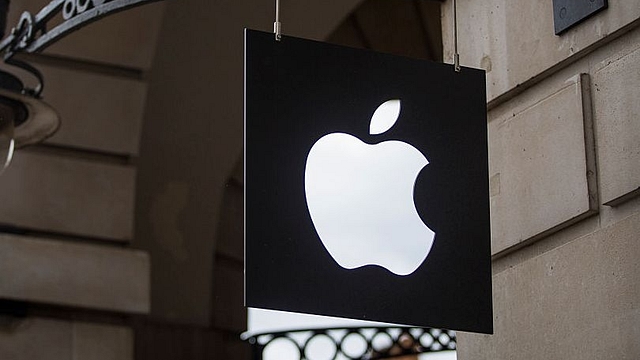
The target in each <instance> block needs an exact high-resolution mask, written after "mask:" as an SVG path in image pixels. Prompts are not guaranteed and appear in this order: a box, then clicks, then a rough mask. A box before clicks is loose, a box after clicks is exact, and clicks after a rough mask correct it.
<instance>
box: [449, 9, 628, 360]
mask: <svg viewBox="0 0 640 360" xmlns="http://www.w3.org/2000/svg"><path fill="white" fill-rule="evenodd" d="M457 3H458V9H457V10H458V29H459V53H460V58H461V63H462V65H465V66H471V67H478V68H484V69H485V70H487V92H488V100H489V103H488V108H489V116H488V118H489V123H488V129H489V157H490V159H489V161H490V164H489V169H490V174H489V175H490V186H491V189H490V190H491V215H492V224H491V225H492V253H493V299H494V326H495V334H494V335H474V334H467V333H459V334H458V340H459V343H458V358H459V359H461V360H465V359H635V358H639V357H640V346H639V344H640V342H638V338H640V332H639V331H640V267H639V266H638V261H637V259H638V258H639V257H640V242H639V240H640V239H639V238H638V236H639V235H638V234H639V233H640V198H639V197H638V196H637V195H638V194H639V193H640V191H639V189H640V173H639V172H638V171H639V169H640V145H639V144H640V141H639V140H640V107H639V105H638V104H639V102H638V99H640V90H639V89H640V86H639V85H640V26H639V25H640V3H638V1H620V2H618V1H610V2H609V8H608V9H607V10H605V11H603V12H601V13H599V14H597V15H595V16H594V17H592V18H590V19H588V20H587V21H585V22H583V23H581V24H580V25H578V26H576V27H574V28H572V29H571V30H569V31H567V32H566V33H564V34H563V35H561V36H556V35H554V30H553V12H552V2H551V1H525V0H518V1H508V0H491V1H476V0H458V1H457ZM442 26H443V35H444V49H445V51H444V52H445V61H446V59H451V56H452V49H453V36H452V26H453V24H452V1H451V0H449V1H447V2H446V3H445V4H444V6H443V24H442Z"/></svg>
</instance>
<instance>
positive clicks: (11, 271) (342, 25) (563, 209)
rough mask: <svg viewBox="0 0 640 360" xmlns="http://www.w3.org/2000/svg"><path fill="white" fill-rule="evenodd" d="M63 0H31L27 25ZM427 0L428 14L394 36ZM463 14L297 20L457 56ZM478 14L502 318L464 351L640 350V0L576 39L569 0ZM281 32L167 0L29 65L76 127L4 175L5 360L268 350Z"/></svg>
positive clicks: (472, 12)
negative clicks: (250, 228)
mask: <svg viewBox="0 0 640 360" xmlns="http://www.w3.org/2000/svg"><path fill="white" fill-rule="evenodd" d="M47 3H48V1H45V0H13V1H11V12H10V17H9V21H8V23H9V25H10V26H12V25H13V24H16V23H17V20H18V18H19V16H20V14H21V13H22V11H25V10H28V11H31V12H34V13H35V12H37V11H38V10H39V9H40V8H42V7H43V6H44V5H46V4H47ZM427 3H428V5H427ZM407 4H411V5H410V6H411V8H412V9H413V10H411V11H415V12H417V13H420V14H422V15H421V17H419V21H417V22H412V21H400V22H399V23H400V24H402V25H401V26H400V25H398V26H390V27H389V26H387V27H385V26H384V24H385V21H387V20H388V21H390V20H391V19H394V18H395V19H396V20H398V19H400V20H402V19H404V18H403V17H404V16H408V15H406V13H403V12H400V10H399V9H401V8H402V9H405V10H403V11H410V9H408V8H406V7H407V6H408V5H407ZM396 10H398V12H396ZM380 14H382V15H383V16H380ZM440 14H442V15H441V19H440ZM452 14H453V11H452V0H446V1H443V2H438V1H436V2H432V1H428V0H415V1H408V0H401V1H398V0H368V1H358V0H339V1H316V2H302V1H294V0H283V1H282V14H281V15H282V16H281V18H282V20H281V21H282V23H283V32H284V33H285V34H290V35H293V36H298V37H304V38H311V39H317V40H325V39H328V40H329V41H332V42H337V43H342V44H347V45H351V46H358V47H365V48H372V49H376V50H381V51H388V52H394V53H399V54H405V55H410V56H418V57H424V58H430V59H434V60H439V59H444V61H445V62H450V59H452V49H453V33H452V26H453V21H452ZM457 15H458V16H457V17H458V38H459V39H458V41H459V53H460V56H461V63H462V65H465V66H471V67H478V68H484V69H485V70H486V71H487V92H488V115H489V116H488V118H489V122H488V124H487V126H488V129H489V153H490V164H489V167H490V169H489V170H490V192H491V211H492V249H493V282H494V289H493V298H494V313H495V319H494V325H495V334H494V335H474V334H466V333H459V334H458V338H459V342H458V358H459V359H462V360H465V359H636V358H640V341H638V339H640V265H638V261H637V259H638V258H640V238H639V235H638V234H639V233H640V196H638V195H639V194H640V190H639V189H640V141H639V140H640V101H638V99H639V98H640V2H639V1H638V0H629V1H609V6H608V9H606V10H604V11H602V12H600V13H598V14H597V15H595V16H593V17H591V18H589V19H588V20H586V21H584V22H583V23H581V24H579V25H577V26H575V27H573V28H572V29H570V30H568V31H567V32H565V33H564V34H562V35H560V36H557V35H555V34H554V27H553V10H552V1H551V0H544V1H542V0H541V1H526V0H515V1H513V0H511V1H510V0H488V1H479V0H457ZM385 19H386V20H385ZM438 19H440V20H441V21H438ZM272 22H273V3H272V2H271V1H263V2H257V1H255V0H234V1H223V2H220V1H216V2H211V1H204V0H179V1H165V2H159V3H156V4H152V5H145V6H143V7H141V8H139V9H135V10H132V11H127V12H124V13H122V14H118V15H114V16H112V17H109V18H107V19H104V20H102V21H100V22H98V23H96V24H94V25H91V26H89V27H87V28H85V29H82V30H81V31H79V32H77V33H75V34H73V35H71V36H69V37H68V38H66V39H64V40H62V41H61V42H59V43H58V44H56V45H55V46H53V47H52V48H50V49H48V50H47V51H46V52H45V53H44V54H41V55H36V56H32V57H30V58H29V60H30V61H32V62H33V64H34V65H36V66H37V67H38V68H40V69H41V70H42V71H43V73H44V75H45V80H46V84H45V91H44V97H45V101H47V102H49V103H50V104H51V105H53V106H54V107H55V108H56V109H57V110H58V111H59V112H60V115H61V117H62V121H63V125H62V128H61V129H60V131H59V132H58V133H57V134H56V135H55V136H54V137H52V138H51V139H49V140H47V141H46V142H45V143H44V144H41V145H38V146H33V147H30V148H27V149H24V150H20V151H19V152H18V153H17V154H16V156H15V160H14V163H13V164H12V166H11V167H10V168H9V169H8V170H7V171H6V172H5V173H4V174H2V175H1V176H0V359H27V360H31V359H51V360H58V359H60V360H62V359H65V360H66V359H95V360H107V359H124V360H127V359H134V358H135V359H140V360H141V359H154V360H156V359H245V358H247V355H248V353H247V348H246V347H245V345H244V344H243V343H242V342H241V341H240V340H239V334H240V333H241V332H242V331H244V330H245V328H246V311H245V309H244V308H243V306H242V291H243V286H242V187H243V185H242V181H243V180H242V166H241V164H242V160H241V159H242V87H243V84H242V50H243V48H242V34H243V32H242V29H243V28H244V27H250V28H254V29H258V30H264V31H270V30H271V24H272ZM416 24H418V25H416ZM400 30H402V31H404V32H403V35H402V36H400V37H398V36H394V35H396V31H400ZM390 33H392V34H393V35H389V34H390ZM440 38H442V44H440ZM416 49H417V50H416ZM440 52H442V53H443V54H442V56H441V55H440Z"/></svg>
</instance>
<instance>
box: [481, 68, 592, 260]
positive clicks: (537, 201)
mask: <svg viewBox="0 0 640 360" xmlns="http://www.w3.org/2000/svg"><path fill="white" fill-rule="evenodd" d="M590 114H591V108H590V105H589V91H588V78H586V77H584V80H581V77H580V76H576V77H573V78H571V79H569V80H567V82H565V83H564V84H563V85H562V87H561V88H559V89H558V88H554V87H552V88H550V89H549V88H544V87H542V88H540V89H537V90H536V91H532V92H531V93H529V94H525V95H523V96H522V97H521V98H520V99H517V101H515V100H514V101H512V102H509V103H507V104H504V106H501V107H499V108H497V109H496V110H495V111H492V112H491V113H490V114H489V116H490V118H491V120H490V123H489V144H490V145H489V176H490V193H491V230H492V241H493V243H492V251H493V253H494V254H497V253H501V252H504V251H506V250H513V249H514V247H516V246H517V245H522V244H524V243H526V242H528V241H532V240H534V239H537V238H539V237H541V236H543V235H546V234H549V233H550V232H553V231H557V230H559V229H561V228H563V227H566V226H568V225H570V224H572V223H573V222H575V221H577V220H579V219H582V218H584V217H586V216H589V215H591V214H593V213H594V212H595V211H596V210H597V203H596V202H595V199H596V185H595V163H594V161H593V158H594V157H595V155H593V144H590V145H589V146H587V143H591V141H590V139H592V134H590V130H591V125H590V123H591V122H590V120H591V116H590ZM585 131H586V132H585Z"/></svg>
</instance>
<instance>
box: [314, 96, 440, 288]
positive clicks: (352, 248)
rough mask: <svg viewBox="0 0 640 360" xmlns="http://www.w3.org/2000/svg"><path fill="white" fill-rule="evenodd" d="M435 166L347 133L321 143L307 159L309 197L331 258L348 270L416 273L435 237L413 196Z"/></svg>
mask: <svg viewBox="0 0 640 360" xmlns="http://www.w3.org/2000/svg"><path fill="white" fill-rule="evenodd" d="M399 115H400V100H397V99H393V100H389V101H386V102H384V103H382V104H381V105H380V106H379V107H378V108H377V109H376V111H375V112H374V113H373V116H372V117H371V123H370V126H369V133H370V134H371V135H378V134H382V133H384V132H386V131H387V130H389V129H390V128H391V127H392V126H393V125H394V124H395V123H396V121H397V120H398V117H399ZM428 163H429V161H428V160H427V159H426V158H425V156H424V155H423V154H422V153H421V152H420V151H418V149H416V148H415V147H413V146H411V145H409V144H407V143H405V142H402V141H397V140H389V141H383V142H380V143H377V144H373V145H370V144H366V143H364V142H363V141H362V140H360V139H358V138H357V137H355V136H352V135H349V134H346V133H340V132H336V133H331V134H327V135H324V136H323V137H321V138H320V139H318V140H317V141H316V143H315V144H313V146H312V147H311V150H310V151H309V154H308V155H307V162H306V167H305V196H306V200H307V207H308V209H309V214H310V215H311V220H312V221H313V225H314V227H315V229H316V232H317V233H318V236H319V237H320V240H321V242H322V244H323V245H324V247H325V248H326V249H327V251H328V252H329V254H330V255H331V257H332V258H333V259H334V260H335V261H336V262H337V263H338V265H340V266H341V267H343V268H345V269H355V268H358V267H362V266H365V265H378V266H381V267H383V268H385V269H387V270H389V271H390V272H392V273H394V274H396V275H409V274H412V273H413V272H415V271H416V270H417V269H418V267H420V265H421V264H422V263H423V262H424V260H425V259H426V258H427V255H429V252H430V251H431V246H432V245H433V239H434V237H435V233H434V232H433V231H432V230H431V229H429V227H428V226H427V225H425V224H424V222H423V221H422V219H421V218H420V216H419V215H418V212H417V210H416V207H415V203H414V199H413V192H414V187H415V182H416V179H417V177H418V174H419V173H420V171H421V170H422V168H424V167H425V166H426V165H427V164H428Z"/></svg>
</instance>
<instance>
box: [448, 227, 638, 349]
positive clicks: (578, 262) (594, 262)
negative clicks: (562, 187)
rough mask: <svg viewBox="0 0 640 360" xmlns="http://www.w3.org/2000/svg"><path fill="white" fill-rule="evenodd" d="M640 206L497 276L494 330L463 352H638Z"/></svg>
mask: <svg viewBox="0 0 640 360" xmlns="http://www.w3.org/2000/svg"><path fill="white" fill-rule="evenodd" d="M638 234H640V214H635V215H632V216H630V217H628V218H626V219H624V220H622V221H619V222H618V223H616V224H614V225H613V226H610V227H607V228H604V229H600V230H598V231H596V232H593V233H591V234H589V235H586V236H584V237H581V238H578V239H575V240H573V241H571V242H569V243H566V244H565V245H563V246H561V247H559V248H556V249H554V250H552V251H549V252H546V253H543V254H542V255H540V256H537V257H534V258H531V259H529V260H526V261H524V262H522V263H519V264H517V265H514V266H511V267H507V268H506V269H505V270H504V271H502V272H500V273H497V274H494V276H493V294H494V295H493V300H494V315H495V320H494V326H495V334H494V335H473V334H468V333H461V332H459V333H458V354H457V355H458V359H460V360H468V359H473V360H483V359H486V360H489V359H491V360H493V359H513V360H518V359H523V360H525V359H526V360H536V359H540V360H542V359H563V360H582V359H603V360H605V359H611V360H617V359H638V358H640V342H639V341H638V339H639V338H640V326H638V324H640V302H639V301H638V299H640V272H639V271H638V258H639V257H640V237H639V235H638Z"/></svg>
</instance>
